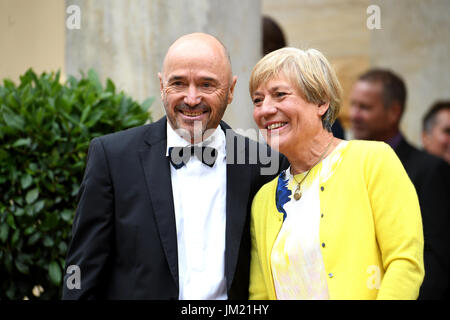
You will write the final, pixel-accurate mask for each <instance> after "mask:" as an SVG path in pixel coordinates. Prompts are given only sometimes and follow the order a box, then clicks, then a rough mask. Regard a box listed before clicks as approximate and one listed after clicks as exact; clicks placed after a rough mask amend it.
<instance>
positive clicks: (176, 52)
mask: <svg viewBox="0 0 450 320" xmlns="http://www.w3.org/2000/svg"><path fill="white" fill-rule="evenodd" d="M187 55H195V56H196V57H197V58H198V59H202V58H203V56H204V55H209V56H210V57H213V59H215V60H217V62H220V63H221V64H222V67H223V68H224V71H226V72H227V73H228V74H229V78H230V81H231V80H232V70H231V59H230V55H229V53H228V50H227V48H226V47H225V45H224V44H223V43H222V42H221V41H220V40H219V39H217V38H216V37H214V36H212V35H210V34H206V33H201V32H196V33H190V34H186V35H184V36H181V37H180V38H178V39H177V40H175V42H174V43H173V44H172V45H171V46H170V47H169V49H168V50H167V53H166V56H165V57H164V61H163V67H162V72H161V73H162V76H163V77H164V76H165V74H166V70H167V66H168V65H170V63H172V61H173V59H177V58H179V57H183V56H187Z"/></svg>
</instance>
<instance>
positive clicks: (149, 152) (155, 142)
mask: <svg viewBox="0 0 450 320" xmlns="http://www.w3.org/2000/svg"><path fill="white" fill-rule="evenodd" d="M166 125H167V120H166V117H163V118H162V119H161V120H159V121H157V122H155V123H154V127H153V128H152V129H150V130H149V131H148V133H147V136H146V137H145V142H146V143H147V144H148V146H147V147H146V148H144V149H143V150H141V151H140V152H139V156H140V158H141V164H142V166H143V169H144V173H145V180H146V182H147V188H148V192H149V194H150V199H151V203H152V207H153V212H154V215H155V220H156V223H157V227H158V230H159V235H160V238H161V243H162V246H163V248H164V252H165V255H166V258H167V262H168V265H169V268H170V272H171V274H172V276H173V278H174V281H175V283H176V286H177V288H178V286H179V282H178V253H177V231H176V222H175V209H174V204H173V195H172V183H171V178H170V166H169V161H168V159H167V157H166V146H167V136H166Z"/></svg>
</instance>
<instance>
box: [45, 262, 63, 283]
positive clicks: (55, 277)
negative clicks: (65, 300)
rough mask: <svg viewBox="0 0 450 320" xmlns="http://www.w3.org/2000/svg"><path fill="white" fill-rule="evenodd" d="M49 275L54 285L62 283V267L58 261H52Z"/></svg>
mask: <svg viewBox="0 0 450 320" xmlns="http://www.w3.org/2000/svg"><path fill="white" fill-rule="evenodd" d="M48 275H49V276H50V281H51V282H52V283H53V284H54V285H59V284H60V283H61V268H60V266H59V264H58V262H56V261H52V262H51V263H50V265H49V266H48Z"/></svg>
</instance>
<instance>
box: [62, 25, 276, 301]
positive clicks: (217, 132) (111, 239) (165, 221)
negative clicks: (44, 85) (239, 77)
mask: <svg viewBox="0 0 450 320" xmlns="http://www.w3.org/2000/svg"><path fill="white" fill-rule="evenodd" d="M158 76H159V79H160V85H161V98H162V101H163V103H164V107H165V110H166V117H163V118H162V119H160V120H159V121H157V122H155V123H153V124H149V125H144V126H141V127H137V128H133V129H129V130H125V131H122V132H117V133H113V134H110V135H106V136H103V137H100V138H96V139H93V140H92V142H91V144H90V147H89V152H88V160H87V165H86V170H85V174H84V178H83V182H82V184H81V188H80V192H79V195H78V198H79V203H78V207H77V212H76V216H75V219H74V223H73V238H72V241H71V244H70V246H69V250H68V254H67V261H66V265H67V268H68V269H67V270H68V271H67V274H66V276H65V279H64V288H63V298H64V299H96V298H102V299H247V297H248V277H249V259H250V254H249V252H250V251H249V250H250V239H249V238H250V235H249V212H250V206H251V201H252V199H253V196H254V195H255V193H256V192H257V191H258V190H259V188H260V187H261V186H262V185H263V184H264V183H266V182H268V181H269V180H271V179H273V177H275V176H276V174H277V173H278V172H279V171H280V169H281V168H279V166H278V164H280V163H279V161H280V157H279V155H277V154H276V153H275V152H273V153H271V154H270V149H269V148H268V147H267V145H265V144H264V145H262V144H258V143H256V142H254V141H252V140H249V139H247V138H244V137H243V136H240V135H237V134H235V133H234V132H233V131H232V130H231V129H230V127H229V126H228V125H227V124H225V123H224V122H222V121H221V119H222V116H223V114H224V112H225V109H226V107H227V105H228V104H230V103H231V101H232V99H233V92H234V87H235V84H236V77H235V76H234V77H233V76H232V71H231V64H230V60H229V57H228V54H227V52H226V49H225V48H224V46H223V45H222V44H221V43H220V42H219V41H218V40H217V39H216V38H214V37H212V36H210V35H207V34H201V33H195V34H189V35H185V36H183V37H181V38H179V39H178V40H177V41H175V42H174V43H173V44H172V46H171V47H170V48H169V50H168V52H167V55H166V57H165V59H164V63H163V69H162V71H161V73H160V74H158ZM264 155H267V157H264ZM269 160H270V161H271V162H270V161H269ZM264 170H266V171H264ZM71 266H72V267H71ZM73 266H75V269H74V267H73ZM72 270H79V271H80V280H81V281H80V283H79V284H78V286H77V285H76V284H74V283H72V282H71V281H72V279H71V276H72V274H71V271H72Z"/></svg>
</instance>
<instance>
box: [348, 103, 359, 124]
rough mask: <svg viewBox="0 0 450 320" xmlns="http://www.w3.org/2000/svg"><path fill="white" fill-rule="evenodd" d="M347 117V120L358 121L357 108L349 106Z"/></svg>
mask: <svg viewBox="0 0 450 320" xmlns="http://www.w3.org/2000/svg"><path fill="white" fill-rule="evenodd" d="M348 115H349V118H350V120H351V121H354V120H356V119H359V118H360V112H359V108H358V107H356V106H351V105H350V108H349V113H348Z"/></svg>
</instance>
